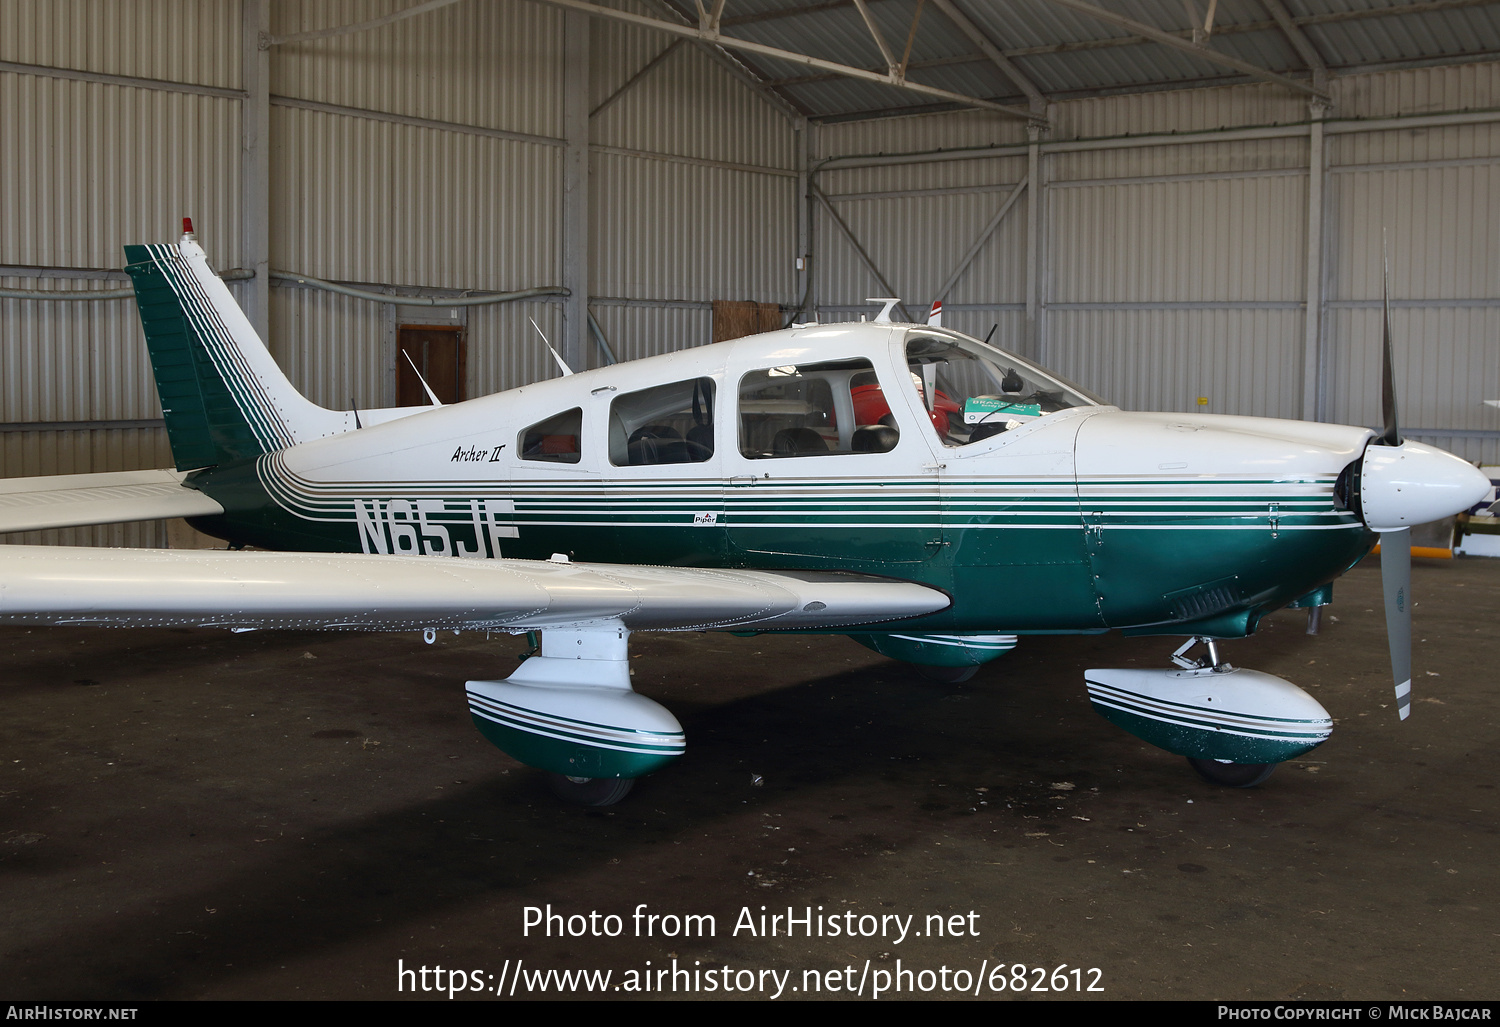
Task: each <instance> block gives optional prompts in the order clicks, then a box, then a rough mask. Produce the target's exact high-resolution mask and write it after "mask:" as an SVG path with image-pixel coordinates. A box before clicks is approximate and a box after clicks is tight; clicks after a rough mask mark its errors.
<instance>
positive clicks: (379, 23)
mask: <svg viewBox="0 0 1500 1027" xmlns="http://www.w3.org/2000/svg"><path fill="white" fill-rule="evenodd" d="M456 3H458V0H427V2H426V3H423V4H417V5H416V6H415V7H407V8H405V9H403V10H400V11H394V12H392V13H391V14H387V15H383V16H382V17H379V18H372V19H370V20H369V21H361V22H356V23H355V24H352V25H336V26H334V27H332V28H326V29H314V30H313V31H311V32H297V33H293V34H292V35H289V36H273V35H270V34H269V33H267V34H266V36H265V37H264V38H263V39H262V40H261V43H260V46H261V49H263V50H269V49H270V48H271V47H273V46H284V45H286V44H287V43H306V42H309V41H311V40H314V39H328V38H330V37H332V36H347V35H349V34H350V33H353V32H367V31H369V30H370V29H378V28H381V27H383V26H385V25H389V24H391V23H392V22H397V21H403V20H405V19H407V18H415V17H416V16H417V15H419V14H426V13H427V12H428V11H435V10H437V9H438V8H440V7H447V6H448V5H450V4H456Z"/></svg>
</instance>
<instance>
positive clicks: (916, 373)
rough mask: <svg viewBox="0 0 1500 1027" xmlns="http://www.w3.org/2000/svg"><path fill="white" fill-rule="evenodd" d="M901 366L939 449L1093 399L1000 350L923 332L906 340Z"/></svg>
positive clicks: (1090, 402)
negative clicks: (935, 436)
mask: <svg viewBox="0 0 1500 1027" xmlns="http://www.w3.org/2000/svg"><path fill="white" fill-rule="evenodd" d="M906 363H907V367H908V368H909V370H910V371H911V380H912V385H913V387H914V388H915V389H916V391H917V394H918V396H920V397H921V401H922V405H923V406H924V407H925V408H926V410H927V414H928V417H929V418H931V420H932V426H933V428H934V429H935V430H936V431H937V434H938V438H940V439H941V440H942V442H943V445H945V446H949V447H956V446H967V445H970V444H972V443H975V442H981V441H983V440H984V439H987V438H992V437H994V436H996V435H999V434H1000V433H1002V432H1005V431H1009V430H1011V429H1012V428H1018V427H1020V426H1021V425H1023V424H1027V423H1029V422H1031V421H1034V420H1036V419H1037V418H1039V417H1045V416H1046V415H1047V414H1050V413H1055V412H1056V411H1058V410H1065V409H1067V408H1068V407H1075V406H1093V405H1095V404H1097V403H1098V402H1099V401H1098V400H1097V399H1096V398H1095V397H1093V396H1091V395H1089V394H1088V393H1087V392H1085V391H1084V390H1082V389H1080V388H1078V387H1077V386H1074V385H1069V384H1068V383H1067V382H1065V381H1063V380H1062V379H1060V378H1057V377H1056V376H1054V375H1049V374H1047V373H1046V372H1044V371H1042V370H1041V369H1040V368H1037V367H1035V366H1033V365H1031V364H1029V363H1027V362H1026V361H1023V360H1021V359H1020V358H1018V357H1014V356H1012V355H1011V354H1009V353H1006V352H1005V351H1004V350H999V349H995V348H994V347H993V346H987V345H985V344H984V343H982V342H979V341H978V340H977V339H969V338H967V337H966V336H959V335H949V334H947V333H941V334H940V333H937V332H933V331H931V330H928V331H920V332H919V331H913V332H912V333H910V335H908V336H907V341H906Z"/></svg>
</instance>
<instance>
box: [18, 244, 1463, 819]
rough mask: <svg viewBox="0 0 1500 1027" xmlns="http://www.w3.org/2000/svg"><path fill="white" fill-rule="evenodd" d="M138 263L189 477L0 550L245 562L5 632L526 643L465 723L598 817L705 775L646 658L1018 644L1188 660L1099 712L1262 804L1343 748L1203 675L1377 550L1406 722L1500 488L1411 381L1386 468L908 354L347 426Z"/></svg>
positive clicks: (680, 361)
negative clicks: (120, 629) (1137, 650)
mask: <svg viewBox="0 0 1500 1027" xmlns="http://www.w3.org/2000/svg"><path fill="white" fill-rule="evenodd" d="M126 255H127V258H128V262H129V266H128V268H127V270H128V271H129V273H130V275H131V277H132V279H133V280H134V283H135V289H136V296H137V300H138V304H139V308H140V314H141V321H142V324H143V325H144V328H145V334H146V341H147V345H148V347H149V349H150V354H151V360H152V365H153V368H154V371H155V375H156V382H157V388H158V390H159V392H160V396H161V404H162V409H163V414H164V416H165V419H166V427H167V433H168V436H169V439H170V441H171V446H172V453H173V457H174V459H175V461H176V465H177V466H176V469H175V470H163V471H141V472H126V473H117V474H86V475H67V476H61V477H51V478H31V479H9V480H4V481H0V531H5V532H10V531H24V530H34V529H41V528H52V527H62V526H70V525H80V524H94V523H107V522H119V521H128V520H145V519H154V518H162V517H186V518H188V519H189V521H190V523H192V524H193V525H194V526H195V527H197V528H198V529H199V530H201V531H204V532H207V533H208V534H210V535H214V536H217V537H219V538H222V539H224V540H226V541H227V542H228V543H229V546H230V550H232V551H219V550H213V551H166V550H126V549H113V550H111V549H68V548H59V547H32V546H7V547H4V549H3V550H0V623H9V624H26V625H42V624H69V625H118V626H133V625H141V626H144V625H151V626H160V625H191V626H202V627H223V628H228V629H231V630H248V629H256V628H324V629H339V630H376V631H383V630H399V629H408V630H409V629H424V630H427V631H429V632H431V631H436V630H439V629H442V630H447V629H453V630H459V631H462V630H484V631H496V632H511V633H522V632H539V633H540V636H541V637H540V646H539V651H538V652H537V654H536V655H534V656H532V657H531V658H529V659H527V660H525V661H524V662H523V663H522V664H521V666H520V667H519V669H517V670H516V672H515V673H514V674H512V675H511V676H510V677H509V678H506V679H505V680H503V681H470V682H468V701H469V707H470V710H471V712H472V713H473V717H474V721H475V723H476V725H477V726H478V727H479V729H480V731H482V732H483V733H484V735H485V736H486V737H487V738H489V739H490V740H491V741H492V742H494V743H495V744H496V745H497V746H499V747H500V748H501V749H503V750H504V751H505V752H507V753H509V754H510V755H512V756H514V757H516V758H517V759H519V760H521V761H522V762H524V763H526V764H529V765H531V766H535V767H538V768H541V769H542V770H545V771H548V772H550V773H551V774H552V775H553V779H552V780H553V782H554V787H555V788H556V789H557V790H558V792H559V794H563V795H565V796H567V797H571V798H574V799H575V800H577V801H581V802H585V803H590V804H595V805H604V804H608V803H610V802H614V801H616V800H618V799H619V798H621V797H622V796H623V795H624V793H625V791H627V790H628V789H629V786H630V783H631V782H632V780H633V779H635V778H637V777H639V776H640V775H642V774H645V773H648V772H650V771H653V770H655V769H657V768H660V767H662V766H663V765H665V764H667V763H669V762H670V761H671V760H672V759H673V758H675V757H676V756H678V755H680V754H681V753H682V751H683V746H684V739H683V733H682V728H681V726H680V724H679V723H678V722H677V720H676V719H675V718H674V717H673V716H672V714H671V713H670V712H668V711H667V710H666V709H665V708H663V707H662V706H660V705H659V704H657V703H655V702H653V701H652V700H651V699H648V698H646V697H645V696H642V695H640V694H638V693H636V692H635V691H634V690H632V688H631V685H630V673H629V668H628V665H627V638H628V636H629V634H630V632H632V631H640V630H660V631H688V630H722V631H742V632H744V631H750V632H754V631H811V632H822V633H841V634H848V635H850V637H852V638H854V639H856V640H857V641H859V642H861V643H862V644H864V645H867V646H869V647H871V648H872V649H875V650H877V651H879V652H881V653H883V654H886V655H888V656H891V657H894V658H896V659H900V660H905V661H908V662H910V663H913V664H916V665H918V667H919V668H922V669H924V670H925V671H926V672H927V673H928V674H929V675H931V676H935V677H940V678H946V679H948V680H960V679H962V678H963V677H965V676H967V675H970V674H972V673H973V671H974V669H975V668H977V667H978V666H979V665H980V664H982V663H984V662H986V661H988V660H991V659H994V658H995V657H997V656H999V655H1001V654H1002V653H1004V652H1006V651H1007V650H1009V649H1010V648H1012V647H1013V646H1014V645H1015V644H1016V642H1017V639H1018V637H1019V636H1021V635H1033V634H1089V633H1099V632H1105V631H1109V630H1111V629H1118V630H1121V631H1124V632H1125V633H1126V634H1136V635H1176V636H1184V637H1186V638H1187V640H1188V644H1187V645H1185V646H1183V647H1182V649H1179V650H1178V653H1177V654H1175V657H1176V662H1177V663H1178V664H1179V666H1178V667H1177V668H1176V669H1164V670H1155V671H1141V670H1119V669H1115V670H1108V669H1097V670H1089V671H1087V672H1086V675H1085V676H1086V682H1087V687H1088V690H1089V693H1090V696H1091V698H1092V700H1093V703H1094V706H1095V707H1096V709H1098V710H1099V712H1100V713H1102V714H1103V715H1104V716H1105V717H1107V718H1109V719H1110V720H1111V721H1113V722H1114V723H1116V724H1118V725H1120V726H1121V727H1123V728H1125V729H1126V730H1127V731H1130V732H1132V733H1134V734H1136V735H1138V736H1140V737H1141V738H1143V739H1145V740H1147V741H1149V742H1152V743H1153V744H1156V745H1158V746H1161V747H1162V748H1165V749H1167V750H1169V751H1171V752H1174V753H1178V754H1180V755H1184V756H1186V757H1188V758H1189V760H1190V761H1191V762H1192V764H1193V766H1194V767H1195V768H1196V769H1197V770H1198V771H1199V773H1201V774H1202V775H1203V776H1205V777H1207V778H1208V779H1209V780H1211V781H1216V782H1219V783H1223V784H1231V785H1240V786H1244V785H1249V784H1255V783H1258V782H1259V781H1260V780H1262V779H1263V778H1264V777H1265V775H1266V774H1268V773H1269V772H1270V769H1271V768H1272V767H1273V766H1274V765H1275V764H1276V763H1277V762H1280V761H1283V760H1286V759H1289V758H1292V757H1295V756H1297V755H1300V754H1301V753H1304V752H1306V751H1307V750H1309V749H1311V748H1312V747H1314V746H1316V745H1318V744H1319V743H1321V742H1322V741H1323V740H1324V739H1326V738H1327V737H1328V735H1329V733H1330V731H1331V730H1332V722H1331V720H1330V718H1329V716H1328V713H1327V712H1326V711H1325V710H1324V709H1323V708H1322V707H1321V706H1320V705H1319V704H1318V703H1317V702H1316V701H1315V700H1314V699H1313V698H1312V697H1311V696H1309V695H1308V694H1307V693H1306V692H1304V691H1302V690H1301V689H1299V688H1297V687H1296V686H1295V685H1293V684H1291V683H1290V682H1288V681H1284V680H1282V679H1280V678H1276V677H1272V676H1271V675H1268V674H1263V673H1258V672H1256V671H1251V670H1242V669H1235V668H1233V667H1230V666H1229V665H1228V664H1227V663H1222V662H1220V661H1219V659H1218V657H1217V653H1216V650H1215V647H1214V644H1213V643H1214V641H1215V640H1220V639H1232V638H1241V637H1244V636H1246V635H1249V634H1251V633H1252V632H1253V631H1254V630H1255V628H1256V625H1257V623H1258V622H1259V621H1260V619H1261V618H1262V617H1264V616H1265V615H1266V614H1268V613H1270V612H1272V611H1274V610H1278V609H1281V608H1283V607H1286V606H1298V607H1317V606H1321V605H1324V604H1326V603H1328V602H1329V601H1330V600H1331V598H1332V584H1331V583H1332V581H1333V580H1334V579H1335V578H1337V577H1338V576H1339V575H1340V574H1342V573H1343V572H1344V571H1346V570H1347V569H1349V568H1350V567H1351V566H1353V565H1354V564H1355V563H1356V562H1358V561H1359V560H1360V559H1361V558H1362V557H1364V556H1365V555H1366V554H1367V553H1368V552H1369V551H1370V549H1371V548H1372V547H1373V546H1374V545H1375V543H1376V541H1377V540H1379V539H1381V538H1384V552H1383V564H1384V568H1385V570H1384V573H1385V576H1386V590H1387V599H1388V602H1387V606H1388V618H1389V624H1390V627H1391V638H1392V664H1393V670H1394V671H1395V677H1396V681H1397V683H1398V684H1397V698H1398V706H1399V709H1400V712H1401V715H1402V716H1403V717H1405V716H1406V713H1407V710H1408V707H1409V703H1410V677H1411V674H1410V669H1409V668H1410V625H1409V622H1408V620H1407V604H1406V592H1407V591H1408V583H1409V578H1410V560H1409V544H1410V537H1409V531H1408V529H1409V527H1410V526H1411V525H1413V524H1420V523H1425V522H1429V521H1433V520H1437V519H1439V518H1442V517H1446V516H1448V515H1450V514H1453V513H1455V512H1456V511H1459V510H1463V509H1465V508H1467V507H1469V506H1471V505H1473V504H1475V503H1477V502H1478V501H1480V499H1481V498H1482V497H1483V496H1484V495H1485V493H1486V492H1487V491H1488V489H1489V482H1488V481H1487V480H1486V479H1485V478H1484V477H1483V476H1481V475H1480V474H1479V472H1478V471H1477V470H1475V469H1474V468H1473V467H1471V466H1470V465H1468V464H1467V463H1465V462H1463V461H1462V460H1459V459H1458V458H1456V457H1454V456H1452V455H1450V454H1447V453H1444V452H1442V451H1440V450H1436V449H1433V448H1430V447H1428V446H1423V445H1420V444H1418V443H1416V442H1410V441H1402V440H1401V438H1400V435H1399V432H1398V430H1397V427H1396V423H1395V399H1394V392H1393V390H1392V389H1391V386H1390V378H1391V376H1390V371H1389V359H1388V358H1387V371H1386V387H1387V396H1386V411H1387V430H1386V431H1385V433H1384V434H1381V433H1377V432H1375V431H1371V430H1369V429H1366V428H1353V427H1345V426H1340V425H1331V424H1313V423H1304V422H1296V421H1281V420H1265V419H1259V418H1250V417H1216V416H1203V415H1184V414H1155V413H1127V412H1124V411H1121V410H1119V409H1118V408H1116V407H1113V406H1110V405H1108V404H1106V403H1104V402H1103V401H1101V400H1099V399H1098V398H1096V397H1094V396H1092V395H1090V394H1088V393H1087V392H1085V391H1084V390H1082V389H1080V388H1078V387H1076V386H1073V385H1070V384H1069V383H1067V382H1066V381H1063V380H1062V379H1060V378H1058V377H1056V376H1054V375H1051V374H1049V373H1047V372H1046V371H1044V370H1043V369H1041V368H1039V367H1036V366H1034V365H1032V364H1030V363H1028V362H1027V361H1025V360H1022V359H1021V358H1019V357H1016V356H1013V355H1011V354H1009V353H1006V352H1004V351H1002V350H999V349H996V348H994V347H992V346H989V345H986V344H985V343H983V342H980V341H978V340H976V339H972V338H969V337H967V336H964V335H961V334H959V333H957V332H953V331H949V330H946V329H943V328H941V327H936V326H931V325H917V324H897V323H892V322H891V321H890V320H888V319H887V318H879V319H877V320H875V321H872V322H861V323H854V324H808V325H800V326H793V327H791V328H788V329H785V330H783V331H776V332H770V333H767V334H764V335H757V336H752V337H749V338H744V339H740V340H737V341H734V342H727V343H722V344H719V345H712V346H703V347H700V348H697V349H691V350H685V351H682V352H678V353H671V354H668V355H665V356H659V357H653V358H650V359H646V360H638V361H633V362H630V363H625V364H617V365H614V366H611V367H606V368H600V369H597V370H592V371H583V372H579V373H577V374H573V373H565V374H564V375H563V376H562V377H559V378H556V379H552V380H549V381H543V382H538V383H536V384H533V385H527V386H525V387H522V388H518V389H512V390H510V391H508V392H503V393H499V394H497V395H493V396H487V397H485V398H482V399H474V400H470V401H467V402H463V403H456V404H452V405H448V406H441V405H438V404H437V403H435V402H434V404H433V405H432V406H430V407H415V408H413V407H407V408H397V409H387V410H362V411H359V413H358V415H356V414H354V413H352V412H340V411H333V410H326V409H323V408H322V407H319V406H316V405H315V404H313V403H311V402H310V401H308V400H307V399H306V398H304V397H303V396H302V395H300V394H299V393H298V392H297V391H296V390H295V389H294V388H293V387H292V385H291V384H290V383H289V382H288V381H287V379H286V377H285V376H284V375H283V374H282V373H281V371H280V370H279V369H278V368H277V366H276V364H275V362H274V360H273V359H272V358H271V356H270V354H269V352H268V351H267V350H266V347H265V346H264V344H263V343H262V342H261V340H260V339H259V338H258V337H257V336H256V334H255V332H254V330H253V329H252V328H251V326H250V323H249V322H248V321H247V320H246V318H245V317H244V315H243V313H242V312H241V311H240V310H239V308H238V307H237V306H236V304H235V303H234V301H233V299H232V297H231V296H230V293H229V291H228V289H227V288H226V287H225V286H224V284H223V283H222V282H221V281H220V280H219V278H218V277H217V276H215V275H214V273H213V271H212V270H211V269H210V268H209V266H208V261H207V258H206V256H205V254H204V252H203V250H202V249H201V248H200V247H199V246H198V244H197V242H196V241H195V240H194V238H193V236H192V234H191V231H189V232H187V233H185V234H184V236H183V238H182V240H181V241H180V242H178V243H177V244H175V245H155V246H131V247H127V249H126ZM887 309H889V307H888V308H887ZM1386 346H1387V351H1388V350H1389V338H1388V329H1387V342H1386ZM564 370H565V371H566V368H564ZM244 547H255V548H256V549H257V550H269V551H264V552H262V551H254V552H242V551H238V550H241V549H243V548H244ZM429 637H430V636H429ZM1195 639H1196V640H1201V641H1204V642H1207V643H1208V645H1207V650H1208V656H1207V657H1206V658H1203V659H1198V660H1192V659H1189V658H1188V657H1187V656H1185V655H1184V653H1185V651H1186V650H1188V649H1190V648H1191V646H1192V644H1193V641H1194V640H1195Z"/></svg>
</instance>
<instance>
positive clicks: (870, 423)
mask: <svg viewBox="0 0 1500 1027" xmlns="http://www.w3.org/2000/svg"><path fill="white" fill-rule="evenodd" d="M900 437H901V433H900V431H899V430H898V429H897V427H896V419H895V417H894V416H893V415H892V414H891V408H890V404H889V403H887V402H886V398H885V392H884V390H883V389H882V388H881V385H880V380H879V378H877V377H876V374H875V368H874V365H872V364H871V363H870V362H869V361H868V360H837V361H829V362H827V363H821V364H801V365H787V366H783V367H767V368H764V369H762V370H759V371H751V372H750V373H749V374H747V375H745V376H744V377H743V378H741V379H740V452H741V453H743V454H744V455H745V456H746V457H748V458H749V459H751V460H765V459H771V458H780V457H793V456H795V457H801V456H828V455H831V454H837V453H885V452H888V451H890V450H892V449H894V448H895V446H896V443H897V441H898V440H899V439H900Z"/></svg>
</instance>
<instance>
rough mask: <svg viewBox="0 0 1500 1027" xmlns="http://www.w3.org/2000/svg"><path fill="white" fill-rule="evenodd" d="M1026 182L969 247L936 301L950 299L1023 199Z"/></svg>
mask: <svg viewBox="0 0 1500 1027" xmlns="http://www.w3.org/2000/svg"><path fill="white" fill-rule="evenodd" d="M1026 181H1027V180H1026V179H1024V178H1023V179H1022V180H1021V181H1020V182H1019V183H1017V184H1016V187H1015V188H1014V189H1012V190H1011V191H1010V195H1009V196H1007V197H1006V198H1005V202H1004V203H1002V204H1000V209H999V210H997V211H996V212H995V216H994V217H992V218H990V223H989V224H987V225H985V226H984V230H983V231H982V232H980V233H979V237H978V238H977V239H975V240H974V245H972V246H970V247H969V252H967V253H965V254H964V256H963V259H962V260H960V261H959V262H958V266H957V267H955V268H954V269H953V273H952V274H951V275H949V276H948V280H947V281H945V282H944V283H943V284H942V286H940V287H939V288H938V291H937V295H935V296H933V297H932V298H933V299H934V300H945V299H947V298H948V290H949V289H951V288H953V286H954V285H955V284H956V283H957V282H958V279H959V278H960V277H961V276H962V275H963V273H964V272H965V271H967V270H969V265H970V264H972V263H974V258H975V257H977V256H978V255H979V251H980V250H981V249H983V248H984V244H985V243H986V242H988V241H989V238H990V236H992V235H994V234H995V229H997V228H999V227H1000V222H1002V221H1004V220H1005V215H1006V214H1008V213H1010V208H1011V207H1014V206H1015V204H1016V201H1017V200H1019V199H1020V198H1021V194H1022V193H1023V192H1025V191H1026Z"/></svg>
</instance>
